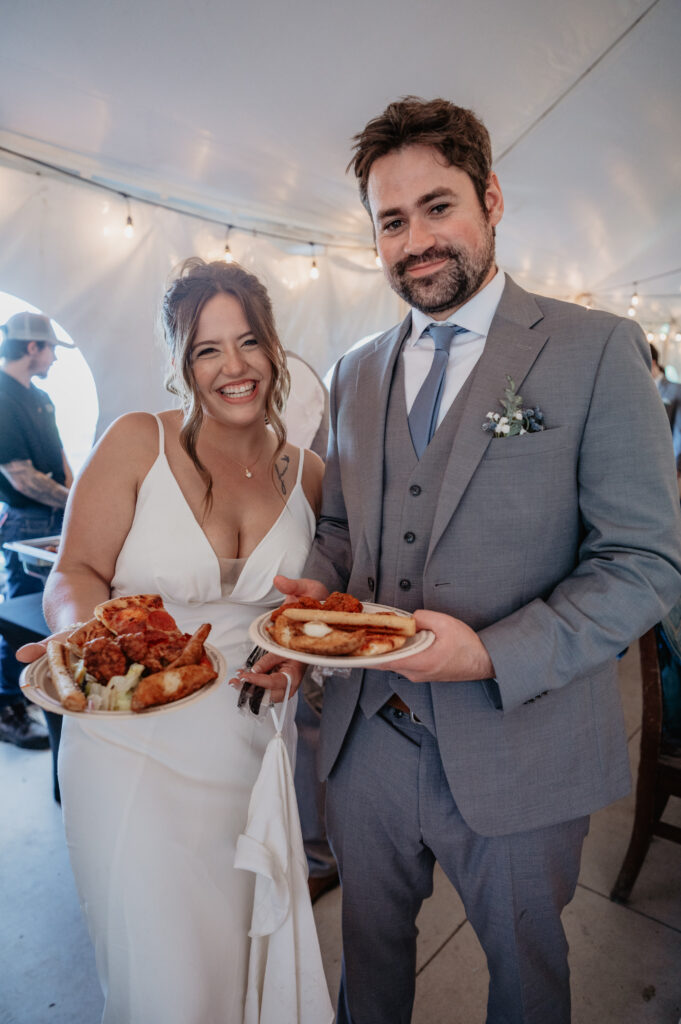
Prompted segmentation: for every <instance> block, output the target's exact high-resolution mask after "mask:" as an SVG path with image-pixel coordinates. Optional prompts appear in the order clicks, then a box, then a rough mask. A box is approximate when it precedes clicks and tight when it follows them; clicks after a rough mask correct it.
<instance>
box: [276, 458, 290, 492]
mask: <svg viewBox="0 0 681 1024" xmlns="http://www.w3.org/2000/svg"><path fill="white" fill-rule="evenodd" d="M290 462H291V459H290V458H289V456H288V455H282V457H281V458H280V459H279V461H278V462H277V463H275V466H274V472H275V473H276V474H277V477H278V479H279V484H280V486H281V493H282V494H286V483H285V481H284V477H285V476H286V473H287V471H288V467H289V465H290ZM280 467H281V468H280Z"/></svg>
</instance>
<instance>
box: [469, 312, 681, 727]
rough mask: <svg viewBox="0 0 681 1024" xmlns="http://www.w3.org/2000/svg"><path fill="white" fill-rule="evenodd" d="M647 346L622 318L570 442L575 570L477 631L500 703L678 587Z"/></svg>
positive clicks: (541, 681)
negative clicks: (575, 496) (577, 535)
mask: <svg viewBox="0 0 681 1024" xmlns="http://www.w3.org/2000/svg"><path fill="white" fill-rule="evenodd" d="M647 350H648V346H647V344H646V341H645V338H644V337H643V334H642V332H641V331H640V330H639V329H638V328H636V326H635V325H633V324H630V323H627V322H626V321H619V323H618V325H617V326H616V327H615V328H614V330H613V331H612V332H611V334H610V337H609V338H608V340H607V342H606V344H605V346H604V350H603V355H602V358H601V361H600V364H599V368H598V371H597V373H596V377H595V380H594V386H593V390H592V396H591V403H590V407H589V413H588V416H587V420H586V423H585V427H584V431H583V434H582V439H581V445H580V450H579V463H578V490H579V507H580V515H581V520H582V524H583V538H582V542H581V545H580V549H579V555H578V562H577V565H576V567H575V569H574V571H573V572H571V573H570V575H569V576H567V577H566V578H565V579H563V580H562V581H561V582H560V583H559V584H558V585H557V586H556V587H555V589H554V590H553V592H552V593H551V594H550V595H549V596H548V597H547V598H546V599H545V600H539V599H537V600H534V601H531V602H530V603H529V604H527V605H525V606H524V607H522V608H519V609H518V610H517V611H516V612H514V613H513V614H511V615H509V616H508V617H506V618H504V619H502V620H501V621H499V622H496V623H494V624H492V625H490V626H488V627H486V628H484V629H482V630H481V631H480V633H479V636H480V639H481V640H482V641H483V643H484V645H485V647H486V648H487V650H488V652H489V654H490V657H491V659H492V662H493V664H494V668H495V673H496V677H495V678H496V682H497V685H498V688H499V694H500V698H501V704H502V708H503V710H504V711H512V710H513V709H514V708H516V707H518V706H519V705H520V704H522V703H524V702H525V701H527V700H529V699H531V698H533V697H535V696H536V695H537V694H539V693H541V692H543V691H545V690H549V691H550V690H552V689H555V688H558V687H561V686H564V685H566V684H567V683H569V682H570V681H571V680H573V679H576V678H578V677H580V676H582V675H586V674H589V673H590V672H592V671H593V670H594V669H596V668H598V667H599V666H601V665H603V664H604V663H606V662H607V661H609V660H611V659H612V658H614V657H615V656H616V655H617V654H618V653H619V652H621V651H622V650H623V649H624V648H625V647H627V645H628V644H629V643H631V642H632V640H633V639H635V638H636V637H638V636H640V635H641V634H642V633H644V632H645V631H646V630H647V629H649V628H650V626H652V625H653V624H654V623H656V622H658V621H659V620H660V619H661V618H662V617H663V615H664V614H665V613H666V611H667V610H668V609H669V608H670V607H671V605H672V604H673V603H674V602H675V600H676V599H677V598H678V596H679V594H680V593H681V514H680V511H679V496H678V492H677V484H676V473H675V465H674V457H673V450H672V446H671V444H670V431H669V423H668V422H667V419H666V415H665V412H664V409H663V407H662V403H661V402H660V401H659V396H658V394H657V390H656V388H655V384H654V382H653V380H652V377H651V375H650V372H649V369H648V365H647V360H648V359H649V355H648V351H647Z"/></svg>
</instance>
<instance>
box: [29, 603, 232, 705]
mask: <svg viewBox="0 0 681 1024" xmlns="http://www.w3.org/2000/svg"><path fill="white" fill-rule="evenodd" d="M210 628H211V627H210V626H209V625H208V624H207V623H206V624H204V625H202V626H200V627H199V628H198V629H197V630H196V632H195V633H194V635H193V636H190V635H189V634H188V633H182V632H181V631H180V629H178V626H177V624H176V622H175V620H174V619H173V617H172V616H171V615H170V614H169V613H168V612H167V611H166V610H165V608H164V607H163V601H162V599H161V597H160V595H158V594H137V595H134V596H131V597H119V598H114V599H113V600H111V601H105V602H104V603H103V604H100V605H97V607H96V608H95V617H94V618H93V619H91V620H90V622H86V623H84V624H82V625H80V626H78V627H77V628H76V629H74V630H73V631H72V632H71V633H69V634H68V636H67V637H66V638H65V639H64V640H63V641H59V640H48V642H47V655H46V657H47V663H48V666H49V672H50V676H51V679H52V683H53V685H54V688H55V690H56V693H57V695H58V697H59V700H60V701H61V704H62V706H63V707H64V708H65V709H66V710H67V711H138V712H139V711H145V710H147V709H148V708H151V707H155V706H158V705H162V704H168V703H170V702H174V701H179V700H181V699H182V698H184V697H187V696H189V695H190V694H192V693H194V692H195V691H196V690H198V689H200V688H201V687H203V686H205V685H206V684H207V683H209V682H210V681H211V680H213V679H215V678H216V677H217V672H216V670H215V668H214V666H213V663H212V661H211V659H210V658H209V656H208V654H207V652H206V649H205V647H204V642H205V640H206V638H207V636H208V634H209V633H210Z"/></svg>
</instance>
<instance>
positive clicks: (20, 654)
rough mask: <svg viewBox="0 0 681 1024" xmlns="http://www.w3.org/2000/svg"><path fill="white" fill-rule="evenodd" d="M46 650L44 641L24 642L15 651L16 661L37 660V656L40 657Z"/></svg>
mask: <svg viewBox="0 0 681 1024" xmlns="http://www.w3.org/2000/svg"><path fill="white" fill-rule="evenodd" d="M46 652H47V647H46V646H45V644H44V643H42V644H24V646H23V647H20V648H19V650H18V651H17V652H16V659H17V661H23V662H30V661H37V660H38V658H42V656H43V654H45V653H46Z"/></svg>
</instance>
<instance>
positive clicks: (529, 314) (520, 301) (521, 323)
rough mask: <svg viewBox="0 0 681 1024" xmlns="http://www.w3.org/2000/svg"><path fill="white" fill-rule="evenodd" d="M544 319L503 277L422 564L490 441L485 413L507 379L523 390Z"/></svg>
mask: <svg viewBox="0 0 681 1024" xmlns="http://www.w3.org/2000/svg"><path fill="white" fill-rule="evenodd" d="M542 318H543V313H542V312H541V310H540V309H539V307H538V306H537V304H536V303H535V301H534V299H533V298H532V296H531V295H529V294H528V293H527V292H525V291H523V290H522V289H521V288H519V287H518V286H517V285H516V284H514V282H513V281H511V280H510V279H509V278H507V279H506V288H505V290H504V294H503V296H502V299H501V302H500V303H499V308H498V310H497V313H496V315H495V317H494V319H493V321H492V325H491V327H490V331H489V334H488V335H487V341H486V342H485V347H484V349H483V353H482V356H481V357H480V359H479V361H478V363H477V365H476V367H475V369H474V370H473V375H474V376H473V379H472V381H471V387H470V390H469V392H468V395H467V397H466V400H465V405H464V408H463V412H462V415H461V422H460V425H459V429H458V430H457V432H456V437H455V439H454V444H453V445H452V449H451V452H450V455H449V459H448V461H447V465H446V467H445V471H444V474H443V481H442V487H441V488H440V494H439V497H438V502H437V508H436V510H435V518H434V520H433V529H432V532H431V537H430V545H429V547H428V555H427V558H426V564H427V563H428V560H429V559H430V557H431V555H432V554H433V552H434V551H435V547H436V545H437V543H438V541H439V540H440V537H441V536H442V534H443V533H444V531H445V529H446V528H447V525H448V523H449V521H450V519H451V518H452V516H453V515H454V513H455V512H456V509H457V507H458V505H459V502H460V501H461V499H462V497H463V495H464V493H465V491H466V488H467V487H468V484H469V483H470V480H471V477H472V476H473V474H474V473H475V470H476V469H477V467H478V466H479V464H480V460H481V459H482V457H483V455H484V454H485V451H486V449H487V445H488V444H489V443H490V441H491V439H492V435H491V434H490V433H488V432H487V431H486V430H483V429H482V427H483V423H484V422H485V417H486V415H487V413H488V412H499V410H500V405H499V399H500V398H502V397H503V393H504V388H505V387H506V385H507V380H506V377H507V376H509V377H511V378H512V379H513V381H514V383H515V386H516V388H517V389H518V391H521V387H522V383H523V381H524V380H525V377H526V376H527V374H528V373H529V371H530V368H531V367H532V364H533V363H534V361H535V359H536V358H537V356H538V355H539V353H540V352H541V350H542V348H543V347H544V345H545V343H546V341H547V339H548V335H547V334H545V333H544V332H543V331H542V330H541V320H542ZM535 325H538V326H535ZM521 394H522V392H521Z"/></svg>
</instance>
